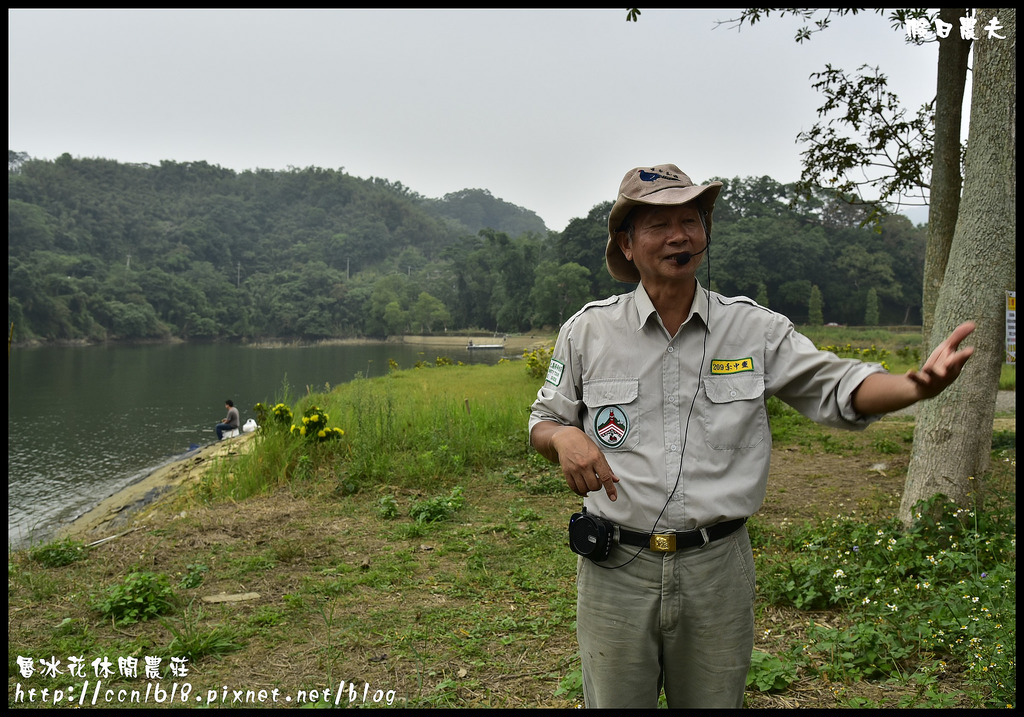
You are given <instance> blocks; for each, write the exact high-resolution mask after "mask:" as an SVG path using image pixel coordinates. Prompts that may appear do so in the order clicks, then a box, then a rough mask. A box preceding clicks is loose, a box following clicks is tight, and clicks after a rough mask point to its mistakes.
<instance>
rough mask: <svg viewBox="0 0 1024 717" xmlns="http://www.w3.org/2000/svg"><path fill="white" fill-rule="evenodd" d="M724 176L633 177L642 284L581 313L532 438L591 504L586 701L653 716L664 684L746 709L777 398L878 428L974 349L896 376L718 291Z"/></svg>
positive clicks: (620, 218) (585, 570)
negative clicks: (708, 264) (704, 279)
mask: <svg viewBox="0 0 1024 717" xmlns="http://www.w3.org/2000/svg"><path fill="white" fill-rule="evenodd" d="M721 187H722V184H721V182H712V183H710V184H708V185H702V186H701V185H694V184H693V183H692V182H691V181H690V179H689V177H687V176H686V175H685V174H683V173H682V172H681V171H680V170H679V169H678V168H677V167H676V166H675V165H671V164H666V165H658V166H655V167H643V168H636V169H633V170H630V171H629V172H628V173H627V174H626V176H625V177H624V178H623V180H622V184H621V186H620V188H619V195H618V198H617V200H616V202H615V205H614V206H613V207H612V211H611V213H610V215H609V218H608V230H609V236H608V244H607V248H606V259H607V266H608V270H609V272H610V273H611V275H612V276H613V277H615V278H616V279H619V280H620V281H625V282H639V286H637V288H636V290H635V291H634V292H632V293H630V294H623V295H620V296H614V297H611V298H609V299H606V300H604V301H597V302H593V303H590V304H588V305H587V306H585V307H583V309H581V310H580V311H579V312H578V313H577V314H576V315H574V316H573V317H572V318H570V319H569V320H568V321H567V322H566V323H565V325H564V326H563V327H562V329H561V331H560V332H559V336H558V340H557V342H556V344H555V351H554V355H553V357H552V360H551V365H550V368H549V370H548V374H547V378H546V380H545V382H544V384H543V386H542V387H541V389H540V390H539V391H538V394H537V400H536V402H535V403H534V404H533V409H532V413H531V416H530V423H529V428H530V440H531V442H532V444H533V446H534V447H535V448H536V449H537V450H538V451H539V452H540V453H541V454H542V455H544V456H545V457H547V458H548V459H549V460H552V461H556V462H558V463H560V464H561V467H562V471H563V473H564V475H565V478H566V482H567V483H568V485H569V487H570V488H571V489H572V490H573V491H574V492H575V493H577V494H578V495H581V496H585V500H584V511H585V515H584V516H582V519H581V517H580V516H574V526H571V527H570V538H571V543H572V544H573V545H574V550H576V551H577V552H579V553H580V555H581V557H580V558H579V559H578V567H577V637H578V640H579V644H580V655H581V658H582V663H583V689H584V697H585V700H586V704H587V706H588V707H618V708H630V707H632V708H644V707H647V708H652V707H656V706H657V704H658V696H659V692H660V690H661V687H662V686H664V689H665V696H666V699H667V701H668V706H669V707H677V708H688V707H689V708H708V707H742V705H743V691H744V687H745V684H746V676H747V670H748V668H749V665H750V655H751V651H752V649H753V641H754V615H753V602H754V561H753V554H752V551H751V548H750V541H749V539H748V537H747V531H746V527H745V525H744V523H745V521H746V519H747V518H748V517H749V516H750V515H752V514H753V513H754V512H756V511H757V510H758V508H759V507H760V506H761V503H762V501H763V499H764V495H765V488H766V483H767V478H768V462H769V456H770V453H771V434H770V431H769V426H768V417H767V414H766V411H765V401H766V399H767V398H768V397H769V396H773V395H774V396H778V397H779V398H780V399H782V400H783V401H785V402H786V403H788V404H789V405H791V406H793V407H794V408H796V409H797V410H799V411H800V412H801V413H803V414H804V415H805V416H807V417H809V418H811V419H813V420H815V421H817V422H819V423H823V424H825V425H829V426H836V427H840V428H849V429H862V428H864V427H866V426H867V425H868V424H869V423H870V422H872V421H873V420H876V419H877V418H878V417H879V416H880V414H883V413H887V412H889V411H894V410H897V409H899V408H903V407H905V406H908V405H910V404H912V403H914V402H916V401H918V400H921V399H923V398H929V397H932V396H935V395H936V394H938V393H939V392H940V391H942V390H943V389H944V388H945V387H946V386H948V385H949V384H950V383H951V382H952V381H953V380H955V378H956V376H958V375H959V373H960V370H961V369H962V367H963V365H964V363H965V362H966V361H967V359H968V358H969V357H970V355H971V353H972V352H973V349H972V348H965V349H963V350H959V344H960V342H961V341H962V340H963V339H964V338H965V337H966V336H967V335H968V334H970V332H971V331H973V329H974V326H973V324H971V323H965V324H963V325H962V326H960V327H958V328H957V329H956V330H955V331H954V332H953V334H952V335H951V336H950V337H949V338H948V339H947V340H946V341H945V342H943V344H942V345H941V346H939V347H938V348H937V349H936V350H935V352H934V353H933V354H932V356H930V357H929V359H928V361H927V362H926V363H925V365H924V366H923V367H922V369H921V370H920V371H911V372H908V373H907V374H906V375H903V376H894V375H891V374H888V373H886V372H885V370H884V369H883V368H882V367H881V366H879V365H877V364H866V363H862V362H860V361H855V360H850V359H839V358H837V357H836V356H835V355H834V354H831V353H826V352H823V351H819V350H818V349H816V348H815V346H814V344H813V343H812V342H811V341H810V340H809V339H807V338H806V337H804V336H802V335H801V334H799V333H797V332H796V331H795V330H794V327H793V324H792V323H791V322H790V321H789V320H788V319H787V318H786V317H784V316H782V315H780V314H777V313H775V312H772V311H769V310H768V309H765V308H764V307H761V306H758V305H757V304H756V303H754V302H753V301H751V300H750V299H747V298H744V297H736V298H729V297H725V296H721V295H719V294H716V293H714V292H711V291H708V290H707V289H705V288H704V287H702V286H701V285H700V284H699V282H698V281H697V279H696V270H697V267H698V266H699V265H700V263H701V261H702V260H703V258H704V256H703V254H704V252H706V251H707V250H708V247H709V245H710V238H711V231H710V230H711V226H712V219H713V210H714V204H715V200H716V199H717V197H718V193H719V192H720V190H721ZM576 521H578V522H576ZM580 526H585V529H583V528H581V527H580ZM574 527H575V528H576V529H578V530H582V533H579V532H577V533H573V528H574ZM581 535H582V536H583V537H582V538H581V537H580V536H581ZM605 536H607V537H608V540H607V541H605V539H604V538H605ZM605 542H607V543H608V548H607V551H606V550H605V549H604V548H603V546H604V544H605ZM579 548H582V549H579ZM592 549H593V550H592ZM584 555H586V556H587V557H583V556H584Z"/></svg>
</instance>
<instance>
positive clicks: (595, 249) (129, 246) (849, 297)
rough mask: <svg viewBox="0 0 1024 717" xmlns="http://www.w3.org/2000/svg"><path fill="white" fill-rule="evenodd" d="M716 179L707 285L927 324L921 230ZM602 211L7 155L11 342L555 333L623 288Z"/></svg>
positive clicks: (812, 316)
mask: <svg viewBox="0 0 1024 717" xmlns="http://www.w3.org/2000/svg"><path fill="white" fill-rule="evenodd" d="M723 181H725V184H726V188H725V190H724V191H723V192H722V195H721V199H720V200H719V204H718V207H717V209H716V211H715V224H714V229H715V235H714V244H713V246H712V251H711V253H710V259H711V261H710V264H711V276H712V286H713V287H714V288H716V289H718V290H720V291H723V292H724V293H730V294H733V293H740V294H746V295H748V296H751V297H754V298H758V299H759V300H760V301H761V302H762V303H765V304H767V305H769V306H771V307H772V308H774V309H777V310H780V311H783V312H784V313H787V314H789V315H790V316H791V317H792V318H793V319H794V320H795V321H798V322H806V321H808V320H810V321H812V322H821V321H827V322H831V321H835V322H839V323H848V324H863V323H883V324H892V323H901V324H902V323H916V322H919V321H920V297H921V273H922V268H923V256H924V243H925V236H924V232H923V231H922V230H921V229H919V228H915V227H914V226H913V225H912V224H911V223H910V221H909V220H907V219H906V218H905V217H901V216H893V217H888V218H886V219H885V220H884V221H883V224H882V225H881V227H880V231H879V230H875V229H873V228H871V227H866V228H862V227H860V226H859V225H860V221H861V219H862V217H863V216H864V215H863V213H862V211H861V210H858V209H856V208H854V207H850V206H849V205H847V204H845V203H843V202H840V201H836V200H834V199H829V198H828V197H827V196H826V195H825V194H824V193H819V195H818V196H816V197H812V198H811V199H807V198H800V196H799V195H798V193H797V192H796V191H795V188H794V187H792V186H788V185H782V184H779V183H778V182H775V181H774V180H772V179H770V178H768V177H762V178H758V179H754V178H747V179H740V178H736V179H732V180H723ZM613 190H614V188H612V190H610V191H609V195H612V194H613ZM610 205H611V203H610V202H605V203H602V204H598V205H597V206H595V207H593V209H592V210H591V211H590V213H589V214H588V215H587V216H586V217H581V218H577V219H574V220H572V221H571V222H570V223H569V225H568V226H567V227H566V229H565V231H564V232H561V233H558V232H550V231H548V230H547V229H546V228H545V226H544V223H543V222H542V221H541V219H540V218H539V217H537V215H536V214H535V213H533V212H532V211H530V210H528V209H524V208H522V207H517V206H514V205H512V204H509V203H507V202H504V201H502V200H501V199H498V198H496V197H493V196H492V195H491V194H490V193H489V192H488V191H487V190H486V189H482V188H467V189H465V190H462V191H459V192H454V193H452V194H449V195H446V196H445V197H442V198H439V199H433V198H426V197H423V196H420V195H418V194H416V193H415V192H413V191H411V190H409V189H408V188H406V187H404V186H402V184H401V183H400V182H396V181H393V180H389V179H382V178H370V179H360V178H356V177H352V176H350V175H348V174H346V173H345V172H344V170H341V169H338V170H332V169H321V168H317V167H308V168H305V169H290V170H288V171H272V170H256V171H245V172H241V173H239V172H235V171H233V170H229V169H223V168H221V167H218V166H213V165H209V164H207V163H205V162H186V163H178V162H170V161H165V162H161V163H160V165H159V166H154V165H134V164H121V163H118V162H115V161H113V160H106V159H85V158H79V159H76V158H72V157H71V156H69V155H67V154H65V155H63V156H62V157H60V158H58V159H56V160H54V161H46V160H34V159H31V158H29V157H27V156H26V155H24V154H21V153H18V152H15V151H10V150H9V163H8V319H9V322H11V323H13V325H14V332H15V333H14V337H15V341H18V342H25V341H68V340H87V341H104V340H123V339H167V338H172V337H179V338H184V339H192V340H195V339H206V340H209V339H231V340H260V339H268V338H277V339H286V340H304V341H313V340H319V339H325V338H335V337H337V338H343V337H384V336H387V335H394V334H402V333H420V332H442V331H454V330H461V329H483V330H487V331H498V332H506V333H514V332H522V331H528V330H530V329H531V328H540V327H555V326H557V325H558V324H559V323H560V322H562V321H564V320H565V319H566V318H568V316H570V315H571V314H572V313H573V312H574V311H576V310H577V309H578V308H580V307H581V306H582V305H583V304H584V303H585V302H586V301H589V300H591V299H593V298H600V297H603V296H607V295H608V294H610V293H614V292H621V291H626V290H629V289H630V288H631V287H630V286H629V285H624V284H620V283H618V282H615V281H614V280H613V279H611V277H609V276H608V274H607V272H606V271H605V270H604V268H603V265H604V245H605V241H606V238H607V229H606V224H605V222H606V217H607V212H608V210H609V208H610Z"/></svg>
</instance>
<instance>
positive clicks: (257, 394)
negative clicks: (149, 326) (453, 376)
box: [7, 344, 502, 546]
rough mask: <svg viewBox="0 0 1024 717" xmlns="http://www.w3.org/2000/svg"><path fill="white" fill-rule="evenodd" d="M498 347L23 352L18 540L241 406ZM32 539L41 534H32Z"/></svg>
mask: <svg viewBox="0 0 1024 717" xmlns="http://www.w3.org/2000/svg"><path fill="white" fill-rule="evenodd" d="M501 354H502V352H500V351H495V352H492V351H473V352H470V351H467V350H466V349H464V348H460V349H455V350H452V349H449V348H436V347H430V346H412V345H406V344H370V345H340V346H317V347H309V348H275V349H252V348H246V347H242V346H236V345H230V344H202V345H193V344H168V345H163V344H161V345H152V346H94V347H78V348H40V349H24V350H19V349H15V350H13V351H12V352H11V356H10V361H9V367H10V368H9V372H8V404H7V406H8V408H7V418H8V424H7V425H8V429H7V431H8V454H7V456H8V457H7V469H8V476H9V477H8V484H7V485H8V488H7V502H8V520H7V528H8V544H9V546H10V545H11V544H20V543H21V542H23V541H24V540H26V539H29V538H31V537H32V536H33V534H38V536H39V538H46V537H47V536H48V535H49V534H50V531H51V530H52V528H53V527H54V526H55V525H58V524H60V523H62V522H67V521H70V520H73V519H74V518H75V517H76V516H78V515H80V514H82V513H83V512H85V511H87V510H88V509H89V508H91V507H92V506H94V505H96V503H98V502H99V501H101V500H103V499H104V498H106V497H108V496H110V495H112V494H113V493H115V492H117V491H118V490H120V489H121V488H123V487H125V486H127V485H130V484H131V483H133V482H135V481H137V480H138V479H140V478H142V477H144V476H146V475H148V474H149V473H150V472H152V471H153V470H154V469H155V468H157V467H159V466H161V465H164V464H166V463H167V462H169V461H171V460H174V459H176V458H178V457H180V456H182V455H183V454H184V453H186V452H188V450H189V449H190V447H193V446H195V445H206V444H209V443H212V442H213V441H214V440H215V436H214V433H213V426H214V424H216V423H217V421H219V420H220V419H221V418H223V417H224V414H225V411H224V400H225V399H227V398H231V399H232V400H234V402H235V405H236V406H237V407H238V408H239V410H240V412H241V415H242V421H243V422H244V421H245V420H246V419H247V418H252V417H253V413H252V406H253V405H254V404H256V403H258V402H261V401H262V402H264V403H268V402H271V401H277V400H280V399H282V398H284V395H283V385H284V382H285V380H287V383H288V385H289V386H290V392H291V395H292V397H293V398H294V397H295V396H298V395H302V394H304V393H305V392H306V390H307V387H309V388H310V389H311V390H313V391H320V390H323V389H324V387H325V385H331V386H333V385H337V384H339V383H345V382H347V381H350V380H352V379H353V378H354V377H355V376H356V375H357V374H360V375H365V376H371V377H372V376H381V375H384V374H385V373H386V372H387V370H388V361H389V359H390V360H394V361H397V362H398V364H399V366H400V367H402V368H410V367H412V366H413V365H414V364H415V363H416V362H417V361H420V360H426V361H428V362H431V363H433V361H434V359H435V358H436V357H437V356H440V355H443V356H446V357H448V358H450V359H452V360H453V361H462V362H464V363H485V364H493V363H497V361H498V360H499V359H500V358H501V357H502V356H501ZM33 539H34V538H33Z"/></svg>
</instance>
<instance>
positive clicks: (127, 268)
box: [124, 252, 132, 271]
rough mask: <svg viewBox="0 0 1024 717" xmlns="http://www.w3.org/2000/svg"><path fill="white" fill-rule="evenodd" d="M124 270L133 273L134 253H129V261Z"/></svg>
mask: <svg viewBox="0 0 1024 717" xmlns="http://www.w3.org/2000/svg"><path fill="white" fill-rule="evenodd" d="M124 268H125V269H126V270H127V271H131V270H132V253H131V252H128V261H127V262H125V265H124Z"/></svg>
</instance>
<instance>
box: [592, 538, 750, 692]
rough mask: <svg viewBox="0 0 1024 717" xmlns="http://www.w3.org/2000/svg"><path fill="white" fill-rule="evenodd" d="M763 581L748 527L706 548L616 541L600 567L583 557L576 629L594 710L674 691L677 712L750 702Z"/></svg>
mask: <svg viewBox="0 0 1024 717" xmlns="http://www.w3.org/2000/svg"><path fill="white" fill-rule="evenodd" d="M634 555H635V556H636V557H635V559H632V560H631V558H633V556H634ZM627 562H628V564H626V565H625V566H624V567H621V568H618V569H615V570H609V569H606V568H603V567H601V566H617V565H622V564H624V563H627ZM754 582H755V579H754V556H753V553H752V551H751V548H750V538H749V536H748V535H747V529H746V526H744V527H742V528H740V529H739V530H737V531H736V532H735V533H732V534H731V535H728V536H726V537H724V538H722V539H721V540H717V541H715V542H713V543H710V544H708V545H706V546H705V547H703V548H687V549H684V550H679V551H676V552H672V553H656V552H653V551H651V550H648V549H646V548H636V547H632V546H628V545H626V546H622V545H615V546H613V547H612V551H611V554H610V555H609V556H608V559H607V560H606V561H604V562H603V563H601V564H600V565H597V564H594V563H593V562H592V561H591V560H589V559H588V558H583V557H580V558H579V561H578V564H577V569H576V584H577V602H576V612H577V617H576V625H577V629H576V635H577V639H578V640H579V645H580V657H581V659H582V663H583V692H584V699H585V703H586V706H587V707H589V708H595V707H596V708H656V707H657V706H658V696H659V693H660V691H661V688H662V687H664V689H665V698H666V700H667V702H668V706H669V707H670V708H714V707H719V708H733V709H735V708H739V707H742V706H743V691H744V688H745V687H746V680H747V671H748V670H749V668H750V655H751V652H752V651H753V648H754V588H755V584H754Z"/></svg>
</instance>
